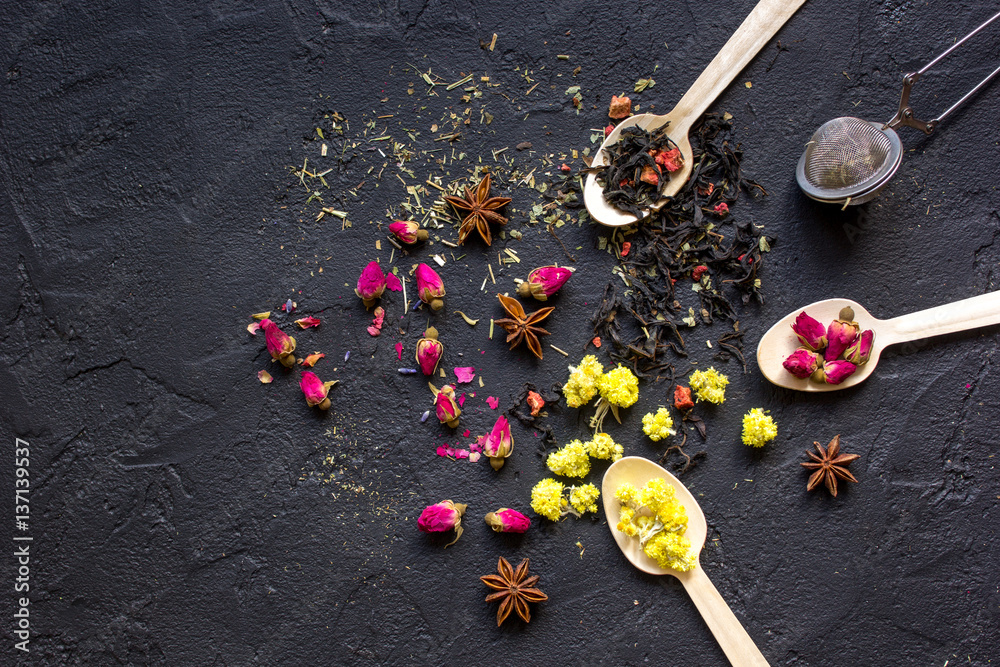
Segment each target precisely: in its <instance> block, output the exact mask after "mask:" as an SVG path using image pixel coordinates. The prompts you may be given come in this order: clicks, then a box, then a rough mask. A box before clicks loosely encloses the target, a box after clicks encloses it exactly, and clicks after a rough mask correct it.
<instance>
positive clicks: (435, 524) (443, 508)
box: [417, 500, 468, 549]
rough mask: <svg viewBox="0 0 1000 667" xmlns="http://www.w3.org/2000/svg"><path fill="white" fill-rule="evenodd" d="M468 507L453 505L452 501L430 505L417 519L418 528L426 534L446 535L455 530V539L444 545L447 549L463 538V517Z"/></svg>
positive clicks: (458, 504)
mask: <svg viewBox="0 0 1000 667" xmlns="http://www.w3.org/2000/svg"><path fill="white" fill-rule="evenodd" d="M466 507H468V505H465V504H464V503H453V502H452V501H450V500H442V501H441V502H439V503H435V504H433V505H428V506H427V507H425V508H424V511H423V512H421V513H420V518H419V519H417V528H419V529H420V531H421V532H424V533H444V532H447V531H449V530H454V531H455V539H453V540H452V541H451V542H449V543H448V544H446V545H444V547H445V549H447V548H448V547H450V546H451V545H453V544H454V543H455V542H458V538H460V537H461V536H462V515H463V514H465V508H466Z"/></svg>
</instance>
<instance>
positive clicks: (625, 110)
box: [608, 95, 632, 120]
mask: <svg viewBox="0 0 1000 667" xmlns="http://www.w3.org/2000/svg"><path fill="white" fill-rule="evenodd" d="M631 115H632V100H630V99H629V98H628V97H627V96H625V95H622V96H621V97H618V96H617V95H612V96H611V104H610V105H609V106H608V118H614V119H615V120H620V119H622V118H628V117H629V116H631Z"/></svg>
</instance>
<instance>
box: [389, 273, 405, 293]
mask: <svg viewBox="0 0 1000 667" xmlns="http://www.w3.org/2000/svg"><path fill="white" fill-rule="evenodd" d="M385 286H386V287H388V288H389V291H390V292H399V291H402V289H403V283H401V282H399V277H398V276H397V275H396V274H395V273H387V274H385Z"/></svg>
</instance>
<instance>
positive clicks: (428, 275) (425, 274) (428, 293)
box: [416, 264, 444, 310]
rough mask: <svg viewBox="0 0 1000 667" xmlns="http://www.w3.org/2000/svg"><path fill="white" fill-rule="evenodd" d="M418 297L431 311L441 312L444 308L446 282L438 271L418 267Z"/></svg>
mask: <svg viewBox="0 0 1000 667" xmlns="http://www.w3.org/2000/svg"><path fill="white" fill-rule="evenodd" d="M416 278H417V296H419V297H420V300H421V301H423V302H424V303H426V304H427V305H428V306H430V307H431V310H441V308H443V307H444V301H443V300H442V298H441V297H443V296H444V281H443V280H441V276H439V275H438V274H437V271H435V270H434V269H432V268H431V267H429V266H427V265H426V264H421V265H420V266H418V267H417V271H416Z"/></svg>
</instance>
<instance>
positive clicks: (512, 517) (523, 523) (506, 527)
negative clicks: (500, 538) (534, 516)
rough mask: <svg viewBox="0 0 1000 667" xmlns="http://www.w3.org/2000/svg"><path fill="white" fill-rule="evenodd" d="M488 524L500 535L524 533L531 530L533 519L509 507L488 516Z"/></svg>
mask: <svg viewBox="0 0 1000 667" xmlns="http://www.w3.org/2000/svg"><path fill="white" fill-rule="evenodd" d="M486 523H488V524H489V526H490V528H492V529H493V530H495V531H496V532H498V533H524V532H527V530H528V529H529V528H531V519H529V518H528V517H526V516H525V515H523V514H521V513H520V512H518V511H517V510H512V509H510V508H508V507H501V508H500V509H498V510H497V511H496V512H490V513H489V514H487V515H486Z"/></svg>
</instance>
